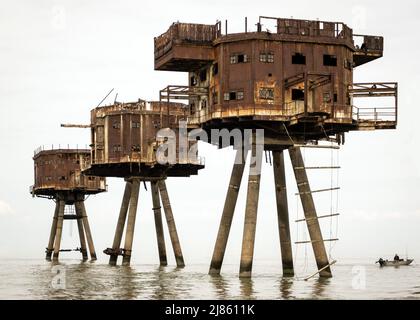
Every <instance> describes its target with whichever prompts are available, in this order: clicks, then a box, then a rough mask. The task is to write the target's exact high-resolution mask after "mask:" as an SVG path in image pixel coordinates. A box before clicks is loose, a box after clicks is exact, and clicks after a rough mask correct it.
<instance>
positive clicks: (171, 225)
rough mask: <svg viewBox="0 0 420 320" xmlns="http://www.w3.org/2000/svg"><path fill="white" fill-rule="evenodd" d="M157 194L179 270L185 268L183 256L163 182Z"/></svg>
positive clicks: (161, 181) (162, 181)
mask: <svg viewBox="0 0 420 320" xmlns="http://www.w3.org/2000/svg"><path fill="white" fill-rule="evenodd" d="M158 186H159V192H160V196H161V199H162V204H163V209H164V211H165V217H166V223H167V224H168V229H169V236H170V237H171V242H172V248H173V250H174V255H175V260H176V265H177V267H179V268H182V267H184V266H185V263H184V256H183V255H182V250H181V244H180V242H179V238H178V232H177V230H176V225H175V220H174V216H173V213H172V207H171V203H170V201H169V195H168V191H167V189H166V183H165V180H160V181H159V182H158Z"/></svg>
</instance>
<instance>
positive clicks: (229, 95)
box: [223, 90, 244, 101]
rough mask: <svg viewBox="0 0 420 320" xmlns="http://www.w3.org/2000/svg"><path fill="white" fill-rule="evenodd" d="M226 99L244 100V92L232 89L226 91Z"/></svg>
mask: <svg viewBox="0 0 420 320" xmlns="http://www.w3.org/2000/svg"><path fill="white" fill-rule="evenodd" d="M223 97H224V100H225V101H229V100H243V98H244V92H243V91H242V90H241V91H230V92H226V93H225V94H224V95H223Z"/></svg>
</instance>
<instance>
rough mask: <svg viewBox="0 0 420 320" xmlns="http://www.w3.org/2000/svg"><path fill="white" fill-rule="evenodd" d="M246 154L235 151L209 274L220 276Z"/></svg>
mask: <svg viewBox="0 0 420 320" xmlns="http://www.w3.org/2000/svg"><path fill="white" fill-rule="evenodd" d="M247 153H248V152H247V151H245V152H242V150H237V151H236V156H235V162H234V164H233V168H232V174H231V176H230V181H229V187H228V191H227V193H226V199H225V205H224V207H223V213H222V218H221V221H220V226H219V231H218V233H217V238H216V243H215V246H214V250H213V256H212V259H211V263H210V270H209V274H220V269H221V267H222V264H223V258H224V256H225V251H226V245H227V242H228V238H229V233H230V228H231V226H232V220H233V214H234V212H235V207H236V203H237V200H238V195H239V189H240V187H241V181H242V176H243V173H244V168H245V164H246V156H247Z"/></svg>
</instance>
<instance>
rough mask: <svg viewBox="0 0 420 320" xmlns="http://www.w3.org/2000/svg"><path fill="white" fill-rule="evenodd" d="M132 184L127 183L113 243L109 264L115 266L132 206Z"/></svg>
mask: <svg viewBox="0 0 420 320" xmlns="http://www.w3.org/2000/svg"><path fill="white" fill-rule="evenodd" d="M131 190H132V183H131V182H130V181H127V182H126V183H125V189H124V196H123V199H122V203H121V208H120V214H119V216H118V222H117V227H116V229H115V235H114V241H113V243H112V249H113V252H114V254H110V257H109V264H110V265H113V266H115V265H116V264H117V259H118V254H115V253H116V252H118V250H119V249H120V246H121V240H122V236H123V232H124V226H125V221H126V219H127V212H128V207H129V206H130V197H131Z"/></svg>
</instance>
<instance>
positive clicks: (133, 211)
mask: <svg viewBox="0 0 420 320" xmlns="http://www.w3.org/2000/svg"><path fill="white" fill-rule="evenodd" d="M132 184H133V185H132V190H131V195H130V209H129V212H128V220H127V229H126V231H125V244H124V255H123V261H122V264H123V265H129V264H130V261H131V250H132V247H133V238H134V227H135V224H136V215H137V205H138V200H139V191H140V179H132Z"/></svg>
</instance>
